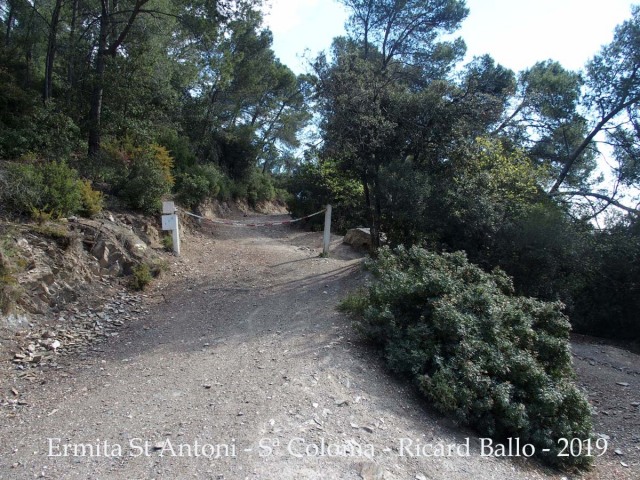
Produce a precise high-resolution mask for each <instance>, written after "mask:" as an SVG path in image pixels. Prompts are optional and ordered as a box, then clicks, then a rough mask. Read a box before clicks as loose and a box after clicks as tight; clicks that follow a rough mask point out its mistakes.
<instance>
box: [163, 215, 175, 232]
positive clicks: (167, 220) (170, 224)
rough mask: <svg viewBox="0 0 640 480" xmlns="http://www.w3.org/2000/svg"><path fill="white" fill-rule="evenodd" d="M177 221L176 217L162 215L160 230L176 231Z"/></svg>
mask: <svg viewBox="0 0 640 480" xmlns="http://www.w3.org/2000/svg"><path fill="white" fill-rule="evenodd" d="M177 219H178V217H177V216H176V215H162V230H176V226H177V224H178V222H177Z"/></svg>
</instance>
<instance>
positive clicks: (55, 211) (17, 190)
mask: <svg viewBox="0 0 640 480" xmlns="http://www.w3.org/2000/svg"><path fill="white" fill-rule="evenodd" d="M0 182H1V183H2V187H3V188H2V193H0V195H1V196H2V200H3V202H4V204H5V205H6V206H7V207H8V208H9V210H10V211H11V212H13V213H15V214H29V215H32V216H33V217H34V218H35V217H38V218H41V219H42V218H43V216H47V217H49V218H61V217H65V216H68V215H71V214H73V213H76V212H78V211H80V209H81V206H82V188H83V184H82V182H81V181H80V180H79V178H78V173H77V172H76V171H75V170H74V169H72V168H70V167H69V166H68V165H67V164H66V163H64V162H37V163H8V164H6V165H5V166H4V168H2V171H1V172H0ZM45 220H46V219H45Z"/></svg>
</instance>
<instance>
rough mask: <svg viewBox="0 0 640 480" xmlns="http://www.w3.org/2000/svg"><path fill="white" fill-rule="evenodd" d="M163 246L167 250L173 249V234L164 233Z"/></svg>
mask: <svg viewBox="0 0 640 480" xmlns="http://www.w3.org/2000/svg"><path fill="white" fill-rule="evenodd" d="M162 246H163V247H164V249H165V250H166V251H167V252H172V251H173V236H172V235H163V236H162Z"/></svg>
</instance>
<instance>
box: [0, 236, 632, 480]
mask: <svg viewBox="0 0 640 480" xmlns="http://www.w3.org/2000/svg"><path fill="white" fill-rule="evenodd" d="M339 240H340V239H338V238H336V239H335V242H334V243H335V245H334V249H333V255H332V257H331V258H329V259H322V258H319V257H318V252H319V248H320V242H321V238H320V234H315V233H304V232H300V231H296V230H290V229H288V228H286V227H279V228H273V229H268V230H267V229H253V230H249V229H230V228H227V227H214V228H208V227H207V228H203V230H202V231H200V232H198V233H195V234H188V235H185V241H184V244H183V256H182V257H181V258H180V259H178V260H176V261H175V265H173V266H172V273H170V274H168V275H167V276H165V277H164V278H163V279H161V280H160V281H158V282H157V283H156V284H155V285H154V287H153V288H152V290H151V291H150V292H148V294H147V295H148V296H147V297H146V299H145V302H146V304H147V306H148V309H149V313H148V314H146V315H145V316H143V318H142V319H141V320H140V321H138V322H136V323H132V324H130V325H129V326H128V327H127V328H126V329H125V330H123V331H122V332H121V334H120V336H119V337H117V338H114V339H111V340H109V342H107V343H106V344H104V345H102V346H101V348H100V350H101V352H96V353H94V354H92V355H88V356H84V357H73V356H70V357H65V358H61V359H60V362H59V366H60V367H61V368H59V370H58V372H54V373H51V375H50V376H49V378H48V381H47V382H46V383H44V384H33V383H31V384H29V383H24V382H23V383H19V384H16V386H17V387H19V389H20V391H21V392H24V395H25V397H26V398H28V400H29V405H30V407H29V408H26V409H23V410H21V411H19V412H9V413H7V412H2V418H1V422H0V423H1V425H0V478H7V479H22V478H38V477H41V478H55V479H58V478H69V479H76V478H92V479H93V478H99V479H152V478H157V479H160V478H166V479H186V478H203V479H209V478H212V479H223V478H224V479H245V478H249V479H359V478H364V479H367V480H368V479H387V480H388V479H422V478H426V479H525V478H530V479H545V478H558V479H559V478H562V477H563V476H565V475H560V474H558V473H555V472H551V471H548V470H546V469H543V468H541V467H540V466H539V465H537V464H536V463H534V462H531V461H521V460H515V461H514V460H512V459H500V458H494V457H490V456H481V455H480V454H479V443H478V439H477V438H476V437H475V436H474V435H473V434H472V433H471V432H467V431H464V430H460V429H457V428H454V426H453V425H452V424H451V423H450V422H448V421H446V420H443V419H442V418H441V417H440V416H438V415H437V414H436V413H434V412H432V411H431V410H429V409H428V408H427V407H426V406H425V405H424V404H423V402H422V401H421V400H420V399H419V398H418V397H417V396H416V395H415V393H414V392H413V391H412V389H411V388H409V387H407V386H405V385H403V384H402V383H401V382H397V381H395V380H394V379H393V378H392V377H390V376H389V375H388V374H387V373H386V372H385V370H384V368H383V366H382V365H381V363H380V362H379V361H378V360H376V358H375V356H374V355H373V354H372V352H370V351H369V350H368V349H367V348H366V347H365V346H363V345H361V344H359V343H358V340H357V335H356V334H354V333H353V331H352V329H351V327H350V324H349V321H348V319H347V318H345V317H344V316H343V315H341V314H339V313H337V312H336V310H335V306H336V304H337V303H338V301H339V300H340V299H341V298H342V297H343V296H344V294H345V293H346V292H347V291H348V290H349V289H352V288H355V287H357V286H359V285H361V283H362V281H363V277H362V273H361V272H360V269H359V264H360V262H361V258H360V255H358V254H357V253H355V252H353V251H351V250H350V248H349V247H346V246H343V245H341V244H340V241H339ZM633 361H634V362H636V361H637V357H633ZM580 362H581V378H580V380H581V382H582V383H583V384H584V385H585V386H586V388H587V389H589V388H590V386H589V385H590V384H589V382H590V381H594V382H597V381H596V380H590V379H589V378H588V376H589V375H590V374H593V375H596V376H597V374H596V373H594V372H596V369H594V368H592V369H591V370H589V369H588V367H593V365H591V364H590V363H587V364H586V365H587V367H585V366H584V365H582V363H584V361H583V360H580ZM587 362H588V360H587ZM595 366H596V367H597V366H598V365H597V364H596V365H595ZM582 367H584V368H587V371H586V372H587V373H586V374H585V373H584V372H582V370H584V368H582ZM606 374H607V372H605V375H606ZM622 374H624V375H625V376H624V380H625V382H628V383H630V384H631V385H630V386H629V387H624V388H627V391H629V392H631V393H630V394H629V399H631V396H632V394H637V392H638V391H640V389H639V388H638V378H639V377H638V376H634V375H630V374H626V373H624V372H622ZM583 375H584V377H583ZM598 378H600V377H598ZM616 381H618V380H616ZM614 387H615V381H614V382H613V386H612V387H611V388H614ZM601 390H602V388H601ZM621 401H622V400H621ZM624 401H627V399H626V397H625V399H624ZM630 414H633V412H630ZM634 418H635V419H637V417H634ZM634 421H635V420H634ZM627 422H628V421H627ZM627 425H629V424H628V423H627ZM631 429H633V427H631ZM635 433H639V432H638V431H636V432H635ZM628 437H629V440H627V439H626V438H627V437H625V442H627V443H625V445H624V448H625V452H623V453H625V456H624V457H622V458H623V460H624V461H625V462H627V463H628V465H629V468H625V467H622V466H621V465H620V458H621V457H619V456H616V455H615V454H613V453H610V454H607V455H606V456H605V457H604V458H603V459H600V460H599V461H598V467H597V469H596V471H595V472H593V473H591V474H589V475H588V478H640V466H639V465H638V464H639V462H638V457H639V456H640V455H639V454H638V450H637V447H636V446H634V444H633V438H634V437H633V432H631V433H630V435H629V436H628ZM403 439H404V440H403ZM467 439H469V440H468V442H469V447H470V448H469V456H466V455H464V448H465V444H466V443H467ZM409 441H411V442H413V450H411V451H413V452H414V453H415V445H416V444H418V443H420V444H433V445H434V446H435V447H437V446H438V445H440V444H442V445H444V446H446V445H449V444H454V445H455V446H456V448H462V450H461V451H462V452H463V454H461V455H458V454H456V453H455V452H453V454H452V455H451V456H444V457H435V458H434V457H426V456H414V457H411V456H409V454H408V452H409V451H410V449H404V450H403V448H402V445H408V442H409ZM145 442H147V443H148V448H145ZM80 444H90V445H91V448H89V447H88V446H85V447H82V445H80ZM323 444H324V451H323V447H322V445H323ZM65 445H68V446H67V447H66V449H67V453H68V454H69V456H61V455H63V454H64V451H65ZM180 445H182V449H181V448H180ZM329 445H331V447H329ZM445 448H446V447H445ZM633 448H636V450H635V451H633ZM83 449H84V451H83ZM91 449H92V450H93V453H94V456H89V453H90V450H91ZM316 449H317V450H316ZM403 452H404V456H403V455H401V454H402V453H403ZM431 452H432V450H430V449H427V453H431ZM83 453H84V455H82V454H83ZM95 454H100V455H99V456H98V455H95ZM174 454H175V456H174ZM161 455H162V456H161ZM218 455H219V457H218ZM216 457H218V458H216Z"/></svg>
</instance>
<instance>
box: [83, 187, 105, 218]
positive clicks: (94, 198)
mask: <svg viewBox="0 0 640 480" xmlns="http://www.w3.org/2000/svg"><path fill="white" fill-rule="evenodd" d="M80 197H81V202H82V207H81V209H80V213H81V214H82V215H84V216H85V217H89V218H91V217H94V216H96V215H97V214H99V213H100V212H101V211H102V209H103V208H104V195H103V194H102V192H99V191H97V190H94V189H93V188H92V187H91V182H90V181H89V180H83V181H82V182H81V185H80Z"/></svg>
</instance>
